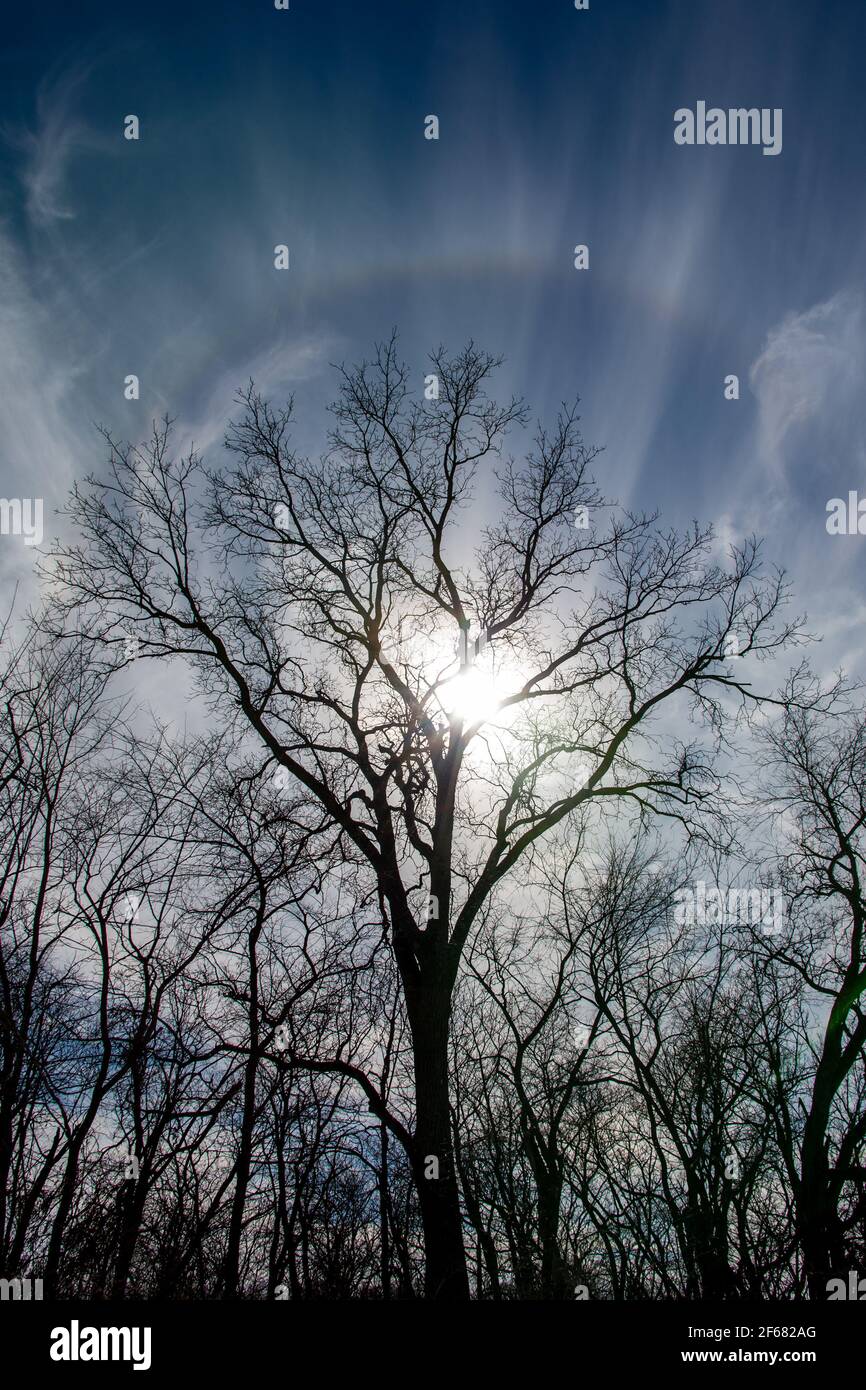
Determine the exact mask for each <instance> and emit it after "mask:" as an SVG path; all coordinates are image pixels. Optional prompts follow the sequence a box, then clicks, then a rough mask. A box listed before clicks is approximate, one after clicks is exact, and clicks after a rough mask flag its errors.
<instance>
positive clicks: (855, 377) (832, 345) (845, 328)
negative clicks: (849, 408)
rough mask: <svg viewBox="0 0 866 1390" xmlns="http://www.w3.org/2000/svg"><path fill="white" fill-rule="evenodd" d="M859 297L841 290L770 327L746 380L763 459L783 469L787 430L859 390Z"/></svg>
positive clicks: (861, 357) (861, 355) (861, 336)
mask: <svg viewBox="0 0 866 1390" xmlns="http://www.w3.org/2000/svg"><path fill="white" fill-rule="evenodd" d="M864 360H866V354H864V321H863V300H862V296H861V295H859V294H855V293H853V292H850V291H845V292H841V293H839V294H836V295H834V296H833V297H832V298H831V299H828V300H826V301H825V302H824V303H822V304H815V305H814V306H813V307H812V308H811V309H807V310H805V311H804V312H803V313H791V314H788V315H787V316H786V317H785V318H784V319H783V320H782V322H781V323H780V324H778V325H777V326H776V327H775V328H773V329H771V330H770V332H769V333H768V334H767V340H766V342H765V344H764V348H763V351H762V352H761V354H760V356H759V357H758V358H757V360H756V361H755V362H754V363H753V364H752V367H751V370H750V373H749V380H750V383H751V387H752V390H753V392H754V394H755V395H756V397H757V399H758V407H759V442H760V446H761V449H762V452H763V454H764V458H765V461H766V462H767V463H768V464H769V465H770V466H771V467H772V468H774V469H775V470H776V471H781V469H782V464H783V460H782V446H783V444H784V442H785V439H786V436H787V435H788V433H789V431H791V430H792V429H794V428H795V427H796V426H800V425H803V424H805V423H806V422H807V421H809V420H811V419H813V418H815V417H817V416H819V415H821V414H822V413H823V412H824V411H825V410H827V409H828V408H829V407H830V406H831V405H834V404H836V403H838V400H839V397H840V396H841V397H843V398H850V396H851V395H852V393H857V394H859V393H860V392H861V390H862V385H863V375H864Z"/></svg>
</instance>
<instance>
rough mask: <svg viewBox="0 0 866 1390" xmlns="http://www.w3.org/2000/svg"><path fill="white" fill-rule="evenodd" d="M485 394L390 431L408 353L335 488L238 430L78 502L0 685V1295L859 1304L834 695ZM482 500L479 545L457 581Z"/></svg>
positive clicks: (381, 390)
mask: <svg viewBox="0 0 866 1390" xmlns="http://www.w3.org/2000/svg"><path fill="white" fill-rule="evenodd" d="M496 365H497V363H496V362H494V361H493V359H490V358H488V357H486V356H485V355H484V354H481V353H479V352H478V351H477V349H475V348H474V347H472V346H471V345H470V347H469V348H468V349H466V350H465V351H464V352H463V353H462V354H460V355H459V356H458V357H457V358H455V359H453V360H450V359H448V358H446V357H445V356H444V355H443V354H441V353H440V354H438V355H434V358H433V361H432V366H433V370H434V373H435V374H436V376H437V380H438V381H439V383H440V392H439V395H438V397H437V398H436V399H434V400H429V401H428V400H424V401H422V402H420V403H415V402H414V401H413V400H412V399H411V393H410V390H409V385H408V377H407V373H406V370H405V368H403V367H402V366H401V365H400V364H399V363H398V360H397V358H396V352H395V346H394V343H393V341H392V342H391V343H390V344H387V345H385V346H384V347H383V348H380V349H378V350H377V355H376V357H375V358H374V360H373V362H372V363H369V364H362V366H361V367H359V368H356V369H352V370H348V369H347V370H344V372H343V374H342V379H341V387H340V395H339V397H338V400H337V402H336V404H335V406H334V408H333V429H332V432H331V434H330V436H329V441H328V448H327V450H326V451H325V452H324V453H323V456H322V458H321V459H320V460H318V461H315V462H311V461H310V460H306V459H300V458H298V457H297V456H296V455H294V454H293V453H292V451H291V448H290V446H289V442H288V440H289V433H290V428H291V410H290V409H287V410H285V411H274V410H273V409H272V408H271V407H270V406H269V405H268V404H267V403H266V402H264V401H262V399H261V398H260V397H259V396H257V395H256V393H255V391H254V390H253V388H252V387H251V388H250V390H249V391H248V392H247V393H245V394H244V396H243V398H242V401H241V405H242V411H243V413H242V417H241V420H240V422H239V423H236V424H234V425H232V426H231V427H230V429H229V433H228V436H227V444H228V447H229V464H228V465H227V466H226V467H224V468H221V469H219V470H212V469H207V468H205V466H204V464H203V463H202V461H201V460H199V459H198V458H197V457H196V456H195V455H194V454H189V455H188V456H187V457H186V458H180V459H176V458H174V457H172V455H171V447H170V437H171V436H170V430H169V427H168V425H167V424H166V425H165V426H164V427H160V428H155V430H154V435H153V438H152V439H151V441H150V443H149V444H148V445H146V446H140V447H138V446H137V447H135V448H133V446H129V445H125V446H120V445H118V444H116V443H114V441H112V440H110V439H109V440H108V444H109V471H108V475H107V477H105V478H102V479H96V478H90V479H88V480H86V482H84V483H82V484H80V485H79V486H78V487H76V489H75V492H74V494H73V499H72V503H71V506H70V517H69V524H70V527H72V528H74V532H73V534H74V537H75V539H74V540H73V542H71V543H67V544H65V546H64V547H61V546H58V547H57V550H56V553H55V555H54V557H53V559H52V561H51V577H52V578H51V592H50V594H49V596H48V599H47V601H46V606H45V608H44V610H41V611H40V612H39V613H38V614H37V615H36V616H35V617H34V618H33V619H32V620H31V621H30V623H29V625H28V624H24V623H22V622H20V621H17V622H15V623H14V624H13V622H11V621H10V623H9V624H8V626H7V630H6V632H5V633H4V636H3V643H2V646H0V659H2V666H0V688H2V699H0V787H2V797H3V799H2V811H0V815H2V837H0V842H2V864H0V1043H2V1070H0V1169H2V1172H0V1178H2V1182H0V1187H2V1208H0V1244H2V1253H0V1277H3V1278H7V1279H11V1278H15V1277H24V1276H27V1275H28V1274H29V1275H31V1276H33V1277H38V1278H41V1279H42V1280H43V1286H44V1289H45V1296H46V1297H64V1298H85V1299H102V1298H109V1297H116V1298H118V1297H119V1298H122V1297H128V1298H133V1297H134V1298H160V1299H175V1300H183V1299H210V1298H213V1299H233V1298H239V1297H242V1298H271V1299H283V1298H292V1299H313V1298H358V1299H363V1298H375V1299H380V1298H394V1299H396V1298H412V1297H428V1298H451V1299H459V1298H465V1297H467V1296H472V1297H476V1298H479V1299H536V1298H557V1299H574V1298H579V1299H582V1298H589V1299H680V1298H750V1297H752V1298H755V1297H758V1298H795V1297H803V1296H810V1297H812V1298H826V1297H827V1296H828V1282H829V1280H831V1279H833V1278H842V1279H847V1275H848V1272H849V1270H860V1271H862V1270H863V1268H864V1261H866V1158H864V1142H866V1105H864V1084H866V1068H864V1057H866V1013H864V1007H863V996H864V990H866V946H864V934H863V929H864V888H863V881H862V874H863V868H864V858H863V854H864V817H866V803H864V788H866V775H864V774H866V720H864V711H863V707H862V703H860V700H859V691H858V689H857V688H856V686H854V685H853V684H852V683H850V682H846V681H844V680H843V679H841V678H840V679H836V680H834V681H831V682H829V683H825V684H822V683H821V682H820V681H819V680H817V679H816V677H814V676H813V675H812V674H811V673H810V671H809V670H808V668H807V667H806V666H805V665H804V664H802V663H800V664H797V665H795V666H794V667H793V669H790V670H788V669H787V668H784V661H785V653H786V651H787V650H788V649H790V648H792V647H795V646H797V645H798V644H800V643H801V642H802V641H803V640H804V637H803V634H802V629H801V628H800V626H799V625H798V624H797V623H793V622H788V621H786V620H784V619H783V618H781V617H780V614H781V611H782V608H783V607H784V603H785V600H786V591H785V586H784V583H783V580H782V579H781V577H780V576H778V575H774V574H771V575H770V576H769V577H767V576H765V575H764V573H763V571H762V569H761V564H760V555H759V547H758V546H757V544H755V543H752V542H749V543H744V545H743V546H742V547H741V548H739V549H735V550H733V551H732V552H731V554H730V556H729V557H728V558H729V563H727V564H724V563H722V562H721V561H720V559H719V554H718V550H717V548H716V546H715V542H714V541H713V538H712V535H711V533H710V532H701V531H700V530H698V529H697V528H695V529H694V530H693V531H691V532H688V533H686V534H685V535H682V536H678V535H677V534H675V533H673V532H668V531H661V530H660V529H659V528H658V526H657V523H656V519H655V518H654V517H644V516H635V515H631V514H626V513H622V512H620V511H617V510H616V509H614V508H613V507H612V506H610V505H609V504H607V503H605V502H604V500H603V498H602V497H601V495H600V494H599V493H598V491H597V489H596V485H595V483H594V482H593V481H592V479H591V478H590V476H589V471H588V470H589V467H590V465H591V464H592V462H593V460H594V458H595V456H596V454H595V451H593V450H590V449H588V448H587V447H586V446H585V445H584V444H583V442H582V440H581V438H580V436H579V433H578V431H577V424H576V421H577V416H576V414H575V413H574V412H573V411H572V410H564V412H563V414H562V415H561V416H560V417H559V420H558V421H557V423H556V426H555V428H554V429H553V430H551V431H549V432H545V431H544V430H541V429H540V430H539V431H538V433H537V434H536V438H535V444H534V445H533V446H532V447H530V448H528V449H527V450H526V451H525V453H524V455H523V457H522V459H521V461H520V462H519V463H515V462H514V461H513V460H511V461H510V462H508V463H507V464H503V463H502V456H501V438H502V437H504V434H505V433H506V431H507V430H508V429H509V428H518V429H520V428H522V427H523V426H524V425H525V423H526V416H525V411H524V409H523V407H522V406H521V405H520V403H519V402H515V401H512V402H510V403H507V404H506V405H504V406H499V405H497V404H495V402H493V401H492V400H491V399H490V397H489V396H488V395H487V393H486V384H487V381H488V378H489V376H490V375H491V373H492V371H493V370H494V369H495V367H496ZM489 458H490V459H492V460H493V462H494V463H495V464H496V467H497V469H498V473H497V476H498V478H499V483H500V487H501V492H502V498H503V512H502V517H501V518H500V519H499V520H496V519H495V518H494V519H490V520H489V524H488V525H487V527H486V528H485V529H484V532H483V535H482V537H481V540H480V541H479V542H478V546H479V549H478V551H477V553H476V555H475V559H474V561H472V562H470V559H469V558H468V556H467V555H466V554H465V553H464V555H463V558H462V561H461V563H460V564H457V562H456V560H454V559H453V558H449V551H448V536H449V533H450V531H451V529H452V528H454V527H456V526H457V518H458V512H459V510H460V507H461V506H463V505H466V504H468V501H469V497H470V493H469V490H468V489H469V483H470V482H471V479H472V477H473V476H474V474H475V471H476V469H477V468H478V467H479V466H480V464H481V463H483V462H485V461H487V460H488V459H489ZM497 461H498V462H497ZM491 476H492V475H491ZM576 518H579V523H578V521H577V520H576ZM459 534H460V533H459V532H458V539H459ZM464 534H465V533H464ZM473 539H477V538H473ZM454 544H455V546H456V548H457V549H459V544H458V543H457V542H455V543H454ZM479 629H480V630H483V632H484V635H485V641H484V643H481V642H479V641H477V640H476V641H475V644H474V648H473V646H472V645H471V644H470V642H469V640H468V636H467V634H469V633H470V631H473V630H479ZM419 635H420V639H421V642H420V647H421V650H420V653H419V641H418V639H419ZM440 638H441V644H442V645H441V646H439V647H437V645H436V643H437V642H438V641H439V640H440ZM455 643H457V644H458V646H457V651H458V656H457V658H456V659H457V661H458V666H459V677H460V679H461V680H462V681H463V682H464V683H463V685H461V686H460V687H459V689H458V692H457V694H456V695H455V694H454V692H453V690H452V694H451V697H448V696H447V695H445V694H444V692H445V690H446V687H447V684H448V681H449V680H452V679H453V671H452V672H451V673H450V674H449V663H452V662H453V660H454V659H455V658H454V650H455ZM473 651H474V653H476V654H477V657H478V659H477V661H475V660H474V657H473ZM431 652H432V653H433V655H432V657H431ZM485 663H489V666H487V665H485ZM431 665H432V666H433V667H435V668H436V669H435V674H434V675H433V676H431V674H430V669H431ZM780 669H785V670H786V674H785V675H784V677H783V679H781V680H777V681H776V683H775V684H774V685H770V684H769V683H767V675H768V673H769V672H772V671H776V672H778V671H779V670H780ZM488 670H489V671H491V672H493V676H492V677H490V679H495V682H496V685H495V689H496V691H497V695H498V699H499V704H500V710H499V716H501V717H499V716H497V718H495V719H494V718H488V717H487V716H486V715H482V714H481V713H479V709H480V706H479V704H478V700H477V697H478V691H477V689H476V687H475V685H474V684H473V682H476V681H477V680H480V679H481V678H482V676H483V673H484V672H485V671H488ZM143 671H146V672H147V675H148V678H149V677H150V676H152V675H154V674H156V675H157V676H158V677H159V678H161V679H162V680H163V687H162V688H163V689H164V690H169V691H170V692H171V695H172V697H173V698H174V701H175V705H174V709H173V717H169V716H168V715H167V714H166V715H165V717H163V716H162V715H161V714H160V711H159V701H158V698H157V699H156V700H155V702H154V700H153V699H149V700H148V702H147V703H146V704H145V702H144V701H143V700H141V699H139V698H138V692H137V688H136V679H137V678H136V673H137V672H143ZM485 679H486V677H485ZM124 682H125V683H124ZM187 687H188V688H189V690H190V692H191V694H190V700H191V706H190V709H191V718H190V721H189V728H190V732H186V731H184V730H182V729H181V727H180V725H179V722H178V719H177V716H176V711H177V701H178V698H179V697H178V692H179V691H180V690H183V689H186V688H187ZM154 690H157V692H158V690H159V686H158V685H157V686H153V685H151V686H149V687H148V691H149V695H152V694H153V691H154ZM124 692H125V693H124ZM130 692H131V693H130ZM440 696H441V697H442V698H438V697H440Z"/></svg>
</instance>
